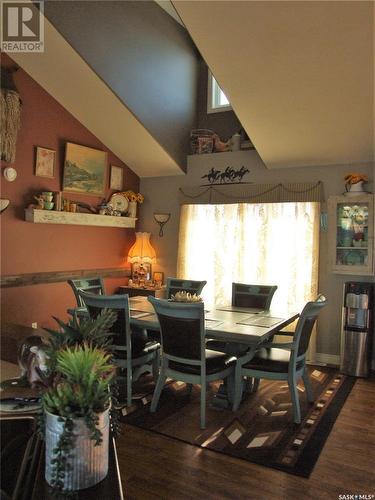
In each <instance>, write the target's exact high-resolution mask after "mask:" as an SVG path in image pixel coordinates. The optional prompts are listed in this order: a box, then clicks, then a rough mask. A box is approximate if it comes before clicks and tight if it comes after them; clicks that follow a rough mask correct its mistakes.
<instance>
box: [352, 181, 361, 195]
mask: <svg viewBox="0 0 375 500" xmlns="http://www.w3.org/2000/svg"><path fill="white" fill-rule="evenodd" d="M350 192H351V193H353V192H354V193H363V192H364V189H363V181H359V182H357V183H356V184H351V185H350Z"/></svg>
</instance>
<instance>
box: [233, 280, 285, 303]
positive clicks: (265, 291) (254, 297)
mask: <svg viewBox="0 0 375 500" xmlns="http://www.w3.org/2000/svg"><path fill="white" fill-rule="evenodd" d="M276 290H277V285H272V286H271V285H246V284H245V283H232V306H236V307H254V308H258V309H265V310H267V309H269V308H270V306H271V301H272V297H273V294H274V293H275V292H276Z"/></svg>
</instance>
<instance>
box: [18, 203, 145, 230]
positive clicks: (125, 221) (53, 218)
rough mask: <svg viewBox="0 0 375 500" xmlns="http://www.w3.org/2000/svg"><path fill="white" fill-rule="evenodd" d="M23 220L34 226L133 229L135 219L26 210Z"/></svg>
mask: <svg viewBox="0 0 375 500" xmlns="http://www.w3.org/2000/svg"><path fill="white" fill-rule="evenodd" d="M25 220H26V221H27V222H34V223H36V224H70V225H77V226H102V227H122V228H127V227H128V228H134V227H135V221H136V220H137V219H136V218H133V217H114V216H112V215H96V214H83V213H73V212H56V211H53V210H38V209H36V208H26V209H25Z"/></svg>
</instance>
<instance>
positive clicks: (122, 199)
mask: <svg viewBox="0 0 375 500" xmlns="http://www.w3.org/2000/svg"><path fill="white" fill-rule="evenodd" d="M108 205H111V207H112V208H113V209H114V210H117V211H119V212H121V213H125V212H126V211H127V209H128V206H129V202H128V199H127V198H126V196H124V195H123V194H122V193H115V194H113V195H112V196H111V198H110V200H109V202H108Z"/></svg>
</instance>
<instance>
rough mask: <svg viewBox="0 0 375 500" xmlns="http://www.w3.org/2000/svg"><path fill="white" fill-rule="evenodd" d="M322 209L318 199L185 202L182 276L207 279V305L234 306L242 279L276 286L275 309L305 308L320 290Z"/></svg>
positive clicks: (179, 271) (180, 254) (179, 269)
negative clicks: (233, 297)
mask: <svg viewBox="0 0 375 500" xmlns="http://www.w3.org/2000/svg"><path fill="white" fill-rule="evenodd" d="M319 212H320V204H319V203H317V202H298V203H296V202H291V203H259V204H255V203H254V204H253V203H237V204H225V205H183V206H182V207H181V220H180V234H179V249H178V260H177V276H178V277H180V278H189V279H196V280H207V285H206V286H205V288H204V290H203V293H202V295H203V298H204V301H205V303H206V304H207V307H208V308H210V307H212V306H213V305H214V304H216V305H218V304H220V305H229V304H230V303H231V295H232V282H239V283H251V284H253V283H254V284H256V283H258V284H266V285H277V286H278V289H277V290H276V293H275V295H274V298H273V301H272V307H275V309H279V310H283V309H294V310H301V309H302V307H303V306H304V304H305V303H306V302H307V301H309V300H312V299H315V297H316V295H317V292H318V289H317V288H318V257H319ZM313 342H314V341H313ZM313 342H312V343H313ZM310 357H311V356H310Z"/></svg>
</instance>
